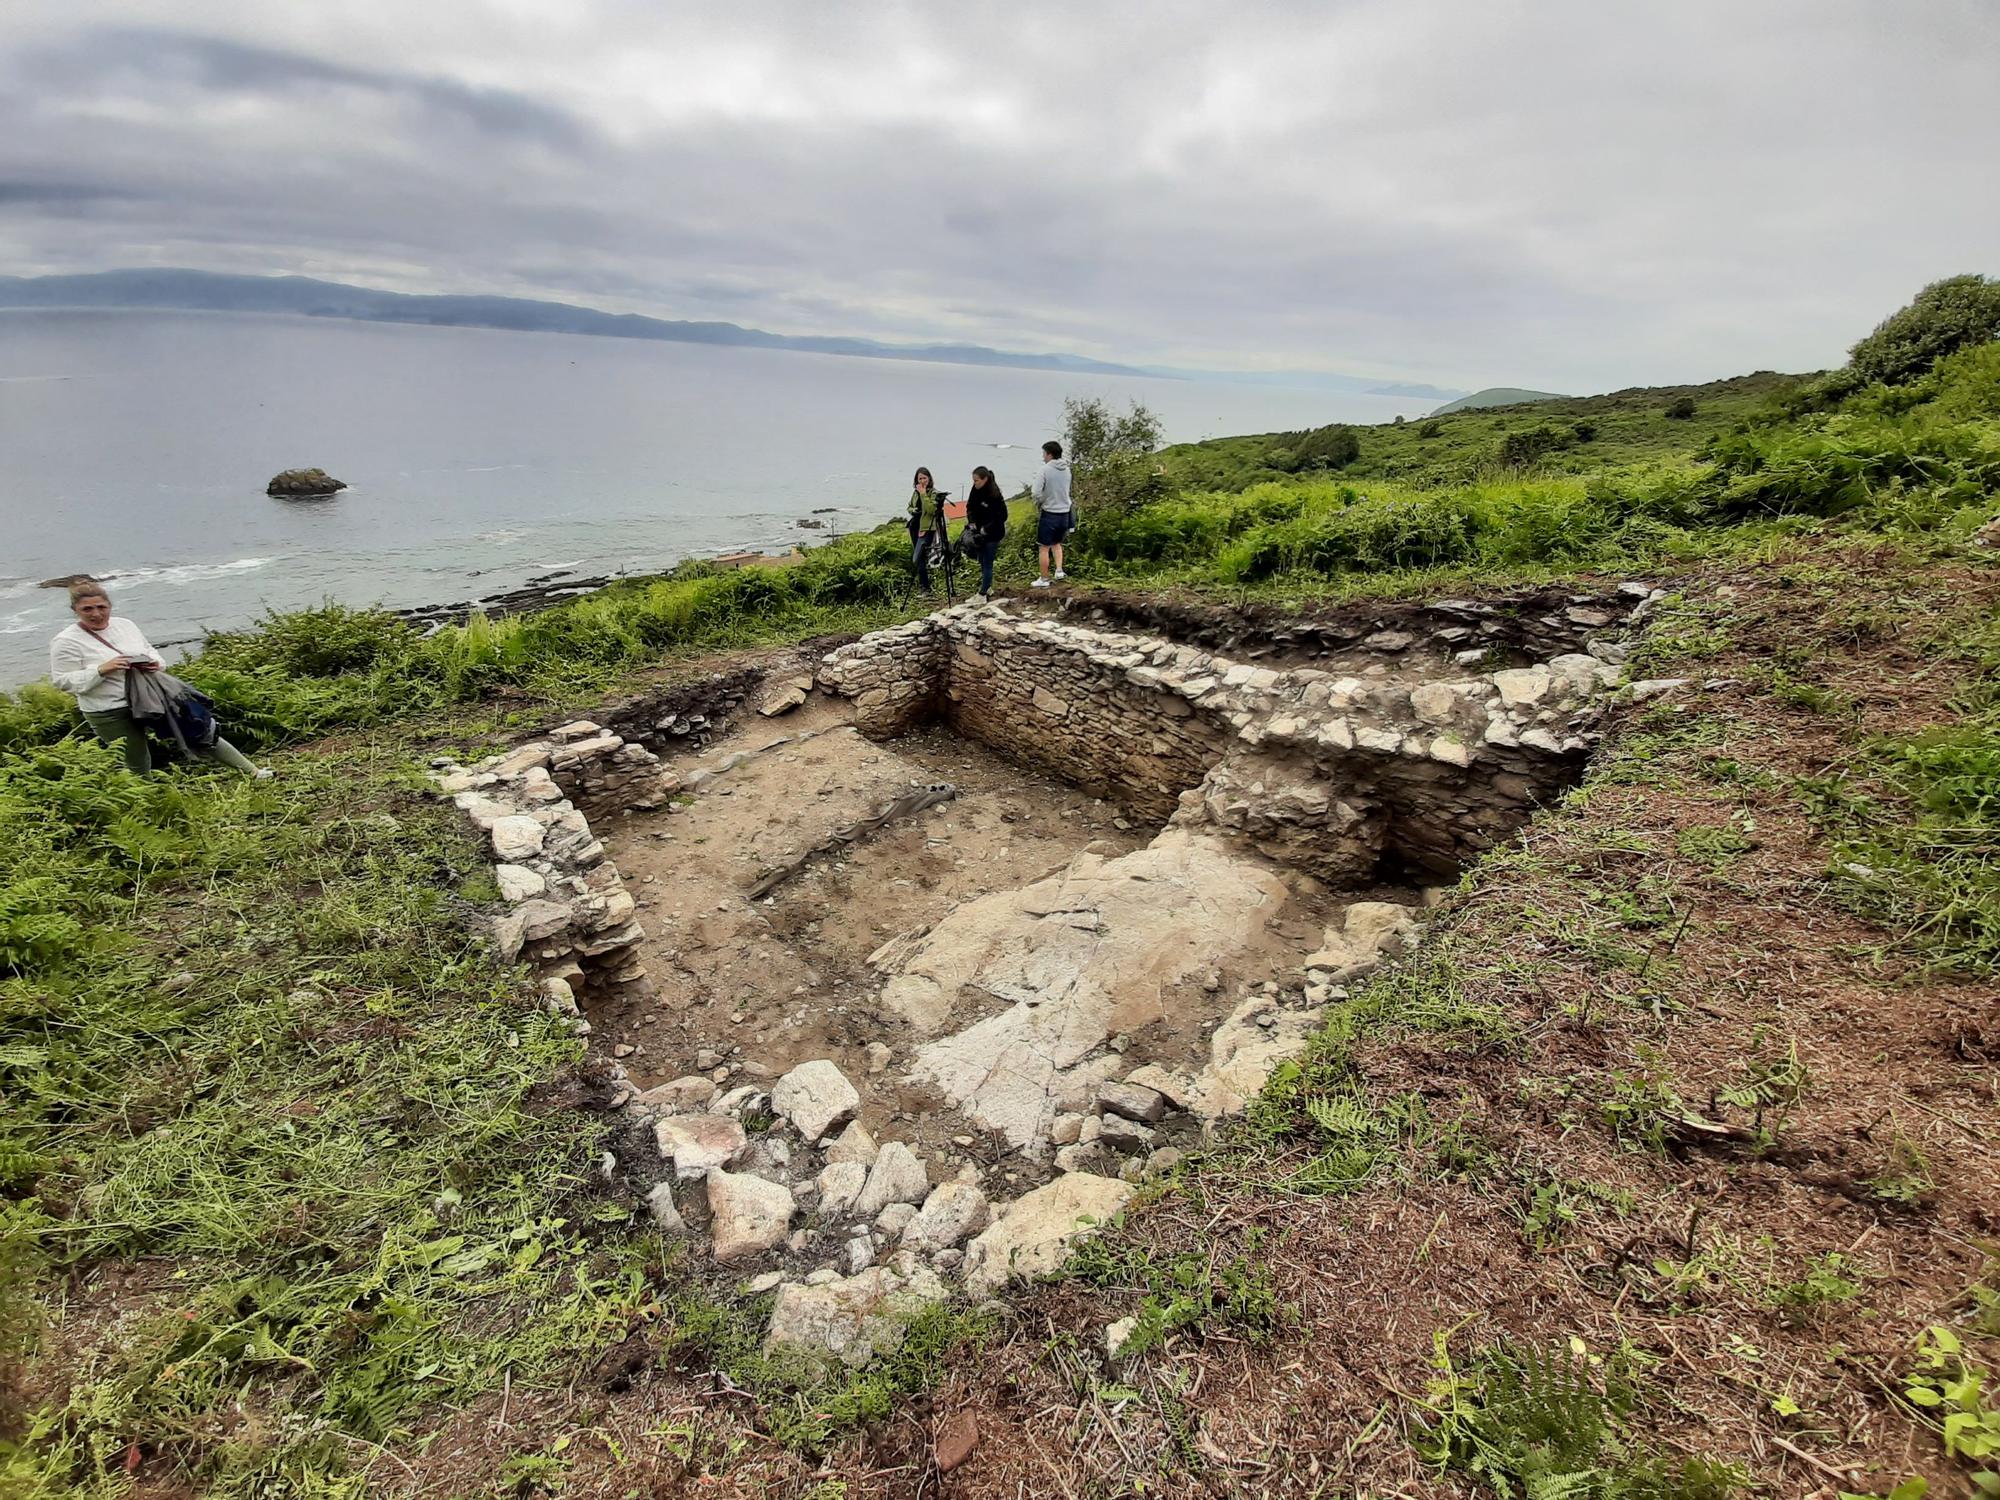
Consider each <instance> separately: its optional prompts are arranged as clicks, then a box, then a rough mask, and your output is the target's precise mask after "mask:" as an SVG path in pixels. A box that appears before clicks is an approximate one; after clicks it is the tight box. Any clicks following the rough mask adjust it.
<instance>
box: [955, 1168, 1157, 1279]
mask: <svg viewBox="0 0 2000 1500" xmlns="http://www.w3.org/2000/svg"><path fill="white" fill-rule="evenodd" d="M1132 1193H1133V1188H1132V1186H1131V1184H1130V1183H1124V1182H1119V1181H1117V1180H1116V1179H1114V1178H1110V1177H1095V1176H1092V1175H1090V1174H1088V1173H1084V1172H1071V1173H1068V1174H1066V1175H1064V1176H1062V1177H1058V1178H1057V1179H1056V1180H1055V1181H1054V1182H1051V1183H1049V1184H1047V1185H1046V1186H1044V1187H1038V1188H1036V1189H1035V1190H1034V1191H1033V1192H1031V1193H1027V1194H1024V1195H1023V1196H1022V1197H1019V1198H1016V1199H1015V1200H1014V1201H1013V1202H1012V1203H1010V1204H1008V1205H1007V1206H1006V1207H1005V1208H1004V1209H1002V1210H1001V1212H1000V1215H999V1217H998V1218H996V1219H995V1220H994V1221H993V1223H992V1225H991V1226H990V1227H988V1228H987V1229H986V1231H985V1232H984V1233H982V1234H981V1235H980V1236H979V1237H978V1238H977V1239H975V1240H974V1241H973V1242H972V1243H971V1245H970V1246H968V1247H967V1249H966V1252H965V1284H966V1287H967V1289H968V1290H969V1291H971V1292H972V1294H973V1295H974V1296H985V1295H987V1294H989V1293H991V1292H994V1291H997V1290H998V1289H999V1288H1000V1287H1001V1286H1003V1285H1005V1284H1006V1281H1007V1279H1008V1278H1009V1277H1010V1276H1021V1277H1032V1276H1046V1275H1048V1274H1050V1273H1051V1272H1053V1271H1057V1270H1059V1269H1061V1267H1062V1264H1063V1262H1064V1261H1065V1260H1067V1259H1068V1258H1069V1253H1070V1247H1071V1246H1072V1245H1074V1244H1075V1242H1076V1240H1077V1238H1078V1237H1079V1236H1080V1235H1083V1234H1086V1233H1088V1232H1089V1230H1090V1229H1091V1228H1092V1227H1093V1226H1094V1225H1097V1224H1102V1223H1104V1222H1106V1221H1107V1220H1109V1219H1111V1218H1113V1217H1114V1216H1116V1215H1117V1214H1118V1213H1119V1212H1120V1211H1121V1210H1122V1209H1123V1208H1124V1207H1125V1205H1126V1203H1127V1202H1128V1201H1129V1200H1130V1199H1131V1197H1132Z"/></svg>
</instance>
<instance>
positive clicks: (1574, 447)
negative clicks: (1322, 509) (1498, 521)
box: [1162, 374, 1806, 490]
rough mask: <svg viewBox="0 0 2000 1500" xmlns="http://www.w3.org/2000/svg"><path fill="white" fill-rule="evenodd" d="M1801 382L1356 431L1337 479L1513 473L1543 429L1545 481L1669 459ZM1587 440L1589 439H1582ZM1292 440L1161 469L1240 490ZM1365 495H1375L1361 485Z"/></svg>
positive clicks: (1226, 448)
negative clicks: (1509, 459) (1513, 458)
mask: <svg viewBox="0 0 2000 1500" xmlns="http://www.w3.org/2000/svg"><path fill="white" fill-rule="evenodd" d="M1805 380H1806V377H1803V376H1790V375H1771V374H1759V375H1746V376H1741V377H1739V378H1737V379H1734V380H1719V381H1715V382H1713V383H1711V384H1709V385H1703V386H1671V387H1663V388H1659V389H1651V390H1647V389H1637V390H1628V391H1616V392H1613V393H1612V394H1610V395H1607V396H1578V397H1566V398H1560V399H1557V400H1552V401H1537V402H1533V403H1530V404H1525V405H1518V406H1507V407H1493V408H1483V409H1477V410H1472V411H1460V412H1448V413H1446V414H1445V415H1443V416H1439V417H1430V418H1423V419H1417V420H1412V421H1408V422H1403V423H1400V424H1396V423H1388V424H1384V425H1381V426H1376V427H1361V428H1357V429H1355V431H1356V432H1357V434H1358V435H1359V437H1360V444H1361V452H1360V456H1359V457H1358V458H1357V459H1355V460H1354V462H1352V463H1350V464H1347V465H1346V466H1344V467H1343V468H1342V469H1341V471H1340V477H1341V478H1342V479H1343V480H1346V481H1349V482H1358V481H1364V480H1367V481H1380V480H1401V481H1404V482H1407V483H1410V484H1414V485H1418V486H1421V487H1433V486H1437V485H1458V484H1463V483H1466V482H1467V481H1469V480H1474V479H1477V478H1480V477H1482V476H1486V475H1488V474H1489V473H1490V472H1491V471H1495V470H1499V469H1503V468H1507V467H1510V466H1509V465H1506V464H1504V463H1503V462H1502V453H1503V450H1504V448H1505V447H1506V444H1507V440H1508V439H1509V438H1510V437H1517V436H1518V435H1521V434H1526V433H1533V432H1537V431H1539V430H1542V429H1549V430H1551V431H1553V432H1555V433H1556V434H1558V435H1559V442H1560V443H1561V446H1559V447H1557V448H1554V449H1551V450H1548V451H1545V452H1544V454H1543V455H1542V457H1541V458H1540V459H1539V461H1538V463H1537V467H1539V468H1541V469H1544V470H1546V471H1549V472H1567V473H1579V474H1580V473H1586V472H1588V471H1590V470H1593V469H1600V468H1606V467H1613V466H1619V465H1630V464H1644V463H1650V462H1654V461H1657V460H1663V459H1674V458H1678V457H1681V456H1684V455H1686V454H1689V453H1692V452H1695V451H1697V450H1698V449H1699V448H1700V447H1701V445H1702V444H1703V443H1705V442H1707V441H1708V440H1709V439H1710V438H1712V437H1716V436H1719V435H1721V434H1723V433H1726V432H1729V431H1731V430H1733V429H1734V428H1735V427H1737V426H1738V425H1739V424H1741V423H1744V422H1747V421H1750V420H1752V419H1754V418H1757V417H1759V416H1761V415H1762V414H1763V413H1764V412H1766V411H1767V410H1768V409H1769V408H1770V406H1771V404H1772V403H1773V402H1774V401H1777V400H1780V399H1782V398H1784V397H1786V396H1788V395H1790V394H1792V393H1793V392H1794V391H1796V390H1798V389H1800V388H1801V387H1802V386H1803V385H1804V383H1805ZM1682 396H1689V397H1692V399H1693V400H1694V402H1695V415H1694V417H1693V419H1692V420H1688V421H1678V420H1675V419H1673V418H1671V417H1668V416H1667V415H1666V410H1667V408H1668V407H1669V406H1671V405H1672V404H1673V402H1674V401H1675V400H1677V399H1679V398H1680V397H1682ZM1579 424H1581V430H1587V431H1588V433H1589V436H1587V437H1585V436H1582V435H1580V428H1579ZM1301 436H1302V434H1300V433H1295V432H1273V433H1263V434H1260V435H1252V436H1245V437H1226V438H1210V439H1208V440H1207V441H1205V442H1200V443H1184V444H1180V445H1178V446H1176V447H1171V448H1168V449H1167V450H1165V452H1164V454H1163V455H1162V461H1163V463H1164V464H1165V466H1166V468H1167V471H1168V473H1169V474H1170V475H1172V476H1173V477H1174V478H1175V479H1176V480H1177V481H1178V482H1179V483H1181V484H1182V485H1184V486H1186V487H1188V488H1191V489H1217V490H1240V489H1245V488H1248V487H1249V486H1251V485H1254V484H1257V483H1260V482H1264V481H1268V480H1274V479H1283V478H1285V477H1286V474H1285V471H1284V469H1282V468H1280V467H1277V466H1275V465H1274V463H1273V460H1274V459H1275V460H1277V461H1278V463H1280V464H1282V463H1285V462H1287V459H1286V455H1287V454H1288V453H1290V452H1294V451H1296V449H1297V447H1298V443H1299V439H1300V437H1301ZM1362 487H1363V488H1364V489H1370V490H1372V488H1373V486H1372V485H1369V484H1364V485H1363V486H1362Z"/></svg>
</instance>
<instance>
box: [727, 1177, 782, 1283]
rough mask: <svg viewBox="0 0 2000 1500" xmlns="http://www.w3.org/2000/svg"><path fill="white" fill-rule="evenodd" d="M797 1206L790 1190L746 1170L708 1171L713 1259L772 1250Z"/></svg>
mask: <svg viewBox="0 0 2000 1500" xmlns="http://www.w3.org/2000/svg"><path fill="white" fill-rule="evenodd" d="M795 1207H796V1205H795V1204H794V1203H793V1201H792V1193H791V1189H790V1188H787V1187H785V1186H783V1185H782V1184H780V1183H775V1182H766V1181H765V1180H764V1179H763V1178H761V1177H752V1176H750V1175H749V1174H748V1173H738V1172H725V1171H723V1170H722V1169H721V1168H720V1167H717V1168H715V1169H714V1170H712V1171H711V1172H710V1173H709V1174H708V1213H709V1226H708V1227H709V1234H710V1235H711V1236H712V1237H713V1238H714V1241H715V1245H714V1254H715V1258H716V1261H717V1262H718V1263H720V1264H722V1265H727V1264H728V1263H729V1262H730V1261H733V1260H742V1259H743V1258H744V1257H746V1256H751V1255H757V1254H760V1253H761V1252H763V1251H765V1250H770V1249H774V1248H775V1247H776V1246H777V1245H778V1243H779V1241H781V1240H783V1239H784V1238H785V1236H786V1234H787V1233H788V1232H789V1231H790V1229H791V1225H792V1213H793V1210H794V1208H795Z"/></svg>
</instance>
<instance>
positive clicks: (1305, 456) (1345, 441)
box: [1293, 422, 1361, 469]
mask: <svg viewBox="0 0 2000 1500" xmlns="http://www.w3.org/2000/svg"><path fill="white" fill-rule="evenodd" d="M1293 452H1294V454H1295V456H1296V457H1297V460H1298V467H1299V468H1301V469H1344V468H1346V467H1347V466H1348V465H1349V464H1351V463H1353V462H1354V461H1355V460H1356V459H1357V458H1359V457H1361V436H1360V434H1359V433H1357V432H1355V430H1354V429H1353V428H1352V427H1349V426H1347V425H1346V424H1345V423H1341V422H1336V423H1334V424H1333V425H1332V426H1330V427H1316V428H1314V429H1313V430H1312V431H1311V432H1308V433H1306V434H1305V436H1303V437H1302V438H1300V439H1299V443H1298V446H1297V448H1295V449H1294V450H1293Z"/></svg>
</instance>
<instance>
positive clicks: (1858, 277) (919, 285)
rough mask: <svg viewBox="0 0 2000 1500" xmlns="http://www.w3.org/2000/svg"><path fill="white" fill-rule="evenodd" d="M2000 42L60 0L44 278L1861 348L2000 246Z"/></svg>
mask: <svg viewBox="0 0 2000 1500" xmlns="http://www.w3.org/2000/svg"><path fill="white" fill-rule="evenodd" d="M169 15H171V19H163V18H165V17H168V16H169ZM1996 66H2000V7H1994V6H1992V5H1990V4H1987V3H1984V0H1933V3H1929V4H1925V5H1922V6H1907V7H1905V6H1889V5H1884V4H1876V3H1854V0H1835V3H1811V4H1808V3H1800V0H1774V3H1768V4H1760V5H1757V6H1751V7H1745V6H1741V5H1734V4H1722V3H1716V0H1693V3H1676V4H1672V5H1666V4H1657V5H1655V4H1645V5H1620V6H1604V5H1595V4H1584V3H1575V0H1557V3H1548V4H1536V5H1519V4H1515V5H1470V4H1456V3H1450V4H1417V5H1410V4H1390V3H1379V0H1357V3H1343V4H1306V3H1297V4H1277V3H1266V4H1247V5H1240V6H1230V7H1221V6H1215V5H1193V4H1174V3H1166V4H1149V5H1144V6H1139V5H1130V4H1105V5H1099V6H1091V7H1056V6H1052V5H1038V4H1034V3H1024V4H1017V5H1008V6H1004V7H1003V6H997V5H963V6H958V5H954V6H937V5H930V6H917V5H914V4H856V5H842V6H807V5H793V4H773V5H769V6H759V7H729V8H721V7H708V6H691V5H675V4H666V5H657V4H643V5H642V4H639V3H637V0H578V3H576V4H572V5H567V6H562V7H525V6H520V5H517V4H508V3H499V0H493V3H487V0H457V3H448V4H438V5H432V6H425V7H412V6H409V5H407V4H405V3H403V0H393V3H392V0H351V3H348V4H344V5H342V6H339V7H327V6H271V5H268V4H264V3H252V0H195V3H191V4H188V5H183V6H179V7H175V8H174V9H173V10H172V11H171V12H169V11H167V10H164V9H162V8H161V7H159V6H157V5H154V4H151V3H147V0H14V3H13V4H11V5H9V7H8V15H7V25H6V28H5V33H4V35H3V36H0V275H4V274H13V275H19V276H41V275H50V274H71V273H78V272H94V271H107V270H112V269H117V268H129V267H142V268H153V269H158V268H168V267H183V266H194V267H201V268H204V269H208V270H212V271H218V272H226V273H235V274H248V275H257V276H272V275H281V274H297V275H305V276H311V277H317V278H320V279H322V280H331V281H338V282H344V283H350V284H354V285H357V286H361V287H366V288H372V289H376V290H379V291H389V292H403V293H415V294H453V295H464V296H480V297H513V298H529V299H536V300H542V301H554V302H566V303H573V304H581V305H583V306H584V307H586V308H591V309H600V310H603V311H605V312H608V313H613V314H627V313H629V314H638V315H643V316H646V317H653V318H661V319H667V320H691V321H695V322H704V323H729V324H735V325H739V326H741V327H744V328H750V329H759V330H768V331H770V332H771V333H773V334H778V335H784V336H790V337H802V338H818V339H827V338H839V339H857V340H872V341H875V342H878V343H884V344H894V345H938V344H944V345H976V346H980V347H983V348H985V349H992V350H1003V351H1016V350H1019V351H1035V352H1041V353H1047V354H1052V355H1060V356H1066V357H1068V358H1071V359H1075V360H1095V361H1100V362H1104V363H1109V364H1113V365H1118V366H1133V367H1141V368H1147V369H1152V368H1156V367H1171V368H1173V369H1176V370H1191V371H1216V370H1226V371H1231V372H1242V373H1246V374H1250V375H1261V376H1262V377H1264V378H1268V379H1280V380H1285V381H1287V382H1294V383H1312V382H1314V381H1317V380H1331V381H1333V382H1335V384H1334V385H1333V386H1332V387H1331V388H1335V389H1364V390H1365V389H1382V388H1391V387H1405V388H1408V387H1432V388H1439V389H1444V390H1452V389H1473V388H1477V387H1480V386H1486V385H1524V386H1533V387H1538V388H1544V389H1552V390H1572V391H1589V390H1601V389H1607V388H1611V387H1615V386H1624V385H1631V384H1652V383H1667V382H1676V381H1683V380H1700V379H1707V378H1712V377H1715V376H1719V375H1724V374H1730V373H1736V372H1740V371H1742V370H1747V369H1752V368H1758V367H1775V368H1786V369H1806V368H1816V367H1821V366H1825V365H1828V364H1831V363H1834V362H1836V361H1837V360H1838V359H1839V358H1840V357H1841V354H1842V352H1843V351H1844V349H1845V347H1846V345H1847V344H1849V343H1850V342H1852V340H1853V339H1854V338H1856V337H1857V336H1859V335H1860V334H1861V333H1863V332H1865V331H1866V330H1867V328H1868V326H1869V325H1870V324H1872V322H1873V321H1874V320H1875V319H1876V318H1877V317H1879V316H1880V315H1881V314H1882V312H1883V311H1884V310H1885V309H1888V308H1891V307H1894V306H1896V305H1898V304H1899V303H1901V302H1902V301H1904V300H1906V299H1907V297H1908V296H1909V295H1910V293H1911V292H1912V291H1914V290H1915V288H1916V287H1917V286H1919V285H1921V284H1922V283H1923V282H1925V281H1928V280H1931V279H1934V278H1935V277H1938V276H1941V275H1946V274H1951V273H1954V272H1959V271H1965V270H1987V271H1991V270H1993V269H1995V268H1996V267H1995V256H1996V253H2000V198H1996V197H1995V195H1993V194H1990V193H1979V192H1969V191H1966V189H1965V184H1967V183H1968V182H1974V181H1979V180H1983V178H1984V176H1986V175H1988V174H1989V173H1990V168H1991V162H1992V161H1993V160H1994V159H1995V157H1996V154H2000V115H1996V113H1995V112H1994V111H1993V110H1992V109H1991V107H1990V85H1991V80H1992V78H1993V76H1994V74H1995V70H1996Z"/></svg>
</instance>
